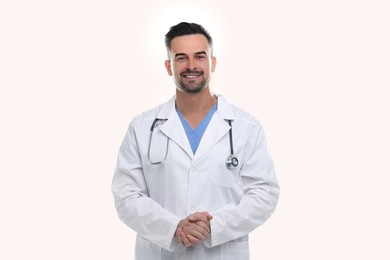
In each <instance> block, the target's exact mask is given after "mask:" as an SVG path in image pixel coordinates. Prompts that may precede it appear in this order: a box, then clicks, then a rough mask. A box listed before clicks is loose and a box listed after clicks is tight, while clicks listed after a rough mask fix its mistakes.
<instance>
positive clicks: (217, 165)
mask: <svg viewBox="0 0 390 260" xmlns="http://www.w3.org/2000/svg"><path fill="white" fill-rule="evenodd" d="M226 159H227V155H226V154H223V155H219V154H214V155H213V168H212V172H211V179H212V180H213V182H214V183H215V184H216V185H218V186H224V187H236V186H237V185H238V184H239V167H236V168H233V169H231V170H230V169H228V168H227V166H226Z"/></svg>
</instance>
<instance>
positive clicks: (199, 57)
mask: <svg viewBox="0 0 390 260" xmlns="http://www.w3.org/2000/svg"><path fill="white" fill-rule="evenodd" d="M196 58H197V59H198V60H204V59H206V55H204V54H200V55H197V56H196Z"/></svg>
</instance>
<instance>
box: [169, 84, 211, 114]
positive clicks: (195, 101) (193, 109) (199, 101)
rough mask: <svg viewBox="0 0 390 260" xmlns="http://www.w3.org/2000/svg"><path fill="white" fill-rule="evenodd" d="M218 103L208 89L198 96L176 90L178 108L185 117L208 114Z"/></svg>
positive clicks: (197, 94)
mask: <svg viewBox="0 0 390 260" xmlns="http://www.w3.org/2000/svg"><path fill="white" fill-rule="evenodd" d="M216 102H217V99H216V97H215V96H213V95H212V94H211V92H210V89H209V88H208V87H207V88H205V89H203V90H202V91H201V92H199V93H196V94H188V93H185V92H183V91H180V90H176V108H177V109H178V110H179V111H180V113H181V114H182V115H184V116H186V115H191V114H192V115H194V114H196V115H204V114H207V113H208V112H209V111H210V109H211V107H212V106H213V105H214V104H215V103H216Z"/></svg>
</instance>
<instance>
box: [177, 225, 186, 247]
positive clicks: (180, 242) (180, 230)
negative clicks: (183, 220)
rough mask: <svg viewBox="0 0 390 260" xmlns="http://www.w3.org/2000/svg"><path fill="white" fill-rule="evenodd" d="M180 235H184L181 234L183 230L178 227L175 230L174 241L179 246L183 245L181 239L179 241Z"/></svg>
mask: <svg viewBox="0 0 390 260" xmlns="http://www.w3.org/2000/svg"><path fill="white" fill-rule="evenodd" d="M182 234H184V233H183V229H182V228H181V227H180V228H178V229H177V230H176V234H175V236H176V241H177V242H178V243H179V244H181V245H183V241H182V239H181V236H182Z"/></svg>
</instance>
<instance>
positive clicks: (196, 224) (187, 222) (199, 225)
mask: <svg viewBox="0 0 390 260" xmlns="http://www.w3.org/2000/svg"><path fill="white" fill-rule="evenodd" d="M212 218H213V216H211V215H210V214H209V213H208V212H196V213H193V214H191V215H189V216H188V217H186V218H185V219H182V220H180V222H179V224H178V225H177V229H176V234H175V237H176V240H177V242H178V243H179V244H181V245H185V246H186V247H190V246H192V245H195V244H199V243H201V242H202V241H203V240H205V239H206V238H207V237H208V235H209V234H210V220H211V219H212Z"/></svg>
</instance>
